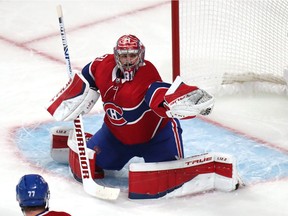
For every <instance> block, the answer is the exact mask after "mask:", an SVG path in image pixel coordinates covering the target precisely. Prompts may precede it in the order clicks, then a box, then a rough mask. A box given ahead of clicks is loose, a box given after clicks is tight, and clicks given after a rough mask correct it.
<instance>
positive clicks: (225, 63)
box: [179, 0, 288, 88]
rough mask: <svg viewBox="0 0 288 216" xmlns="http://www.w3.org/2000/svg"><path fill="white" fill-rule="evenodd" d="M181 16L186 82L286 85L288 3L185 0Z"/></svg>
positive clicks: (180, 7) (276, 0)
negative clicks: (284, 73) (284, 72)
mask: <svg viewBox="0 0 288 216" xmlns="http://www.w3.org/2000/svg"><path fill="white" fill-rule="evenodd" d="M179 13H180V55H181V56H180V62H181V63H180V66H181V76H182V77H183V79H184V80H187V81H188V82H189V83H193V84H196V85H198V86H200V87H203V88H204V87H205V88H209V87H213V88H218V87H219V86H221V85H223V84H231V83H235V82H251V81H252V82H254V81H255V82H258V81H260V82H262V81H263V83H269V82H272V83H273V85H275V84H279V85H285V86H286V82H285V80H284V79H283V69H284V68H285V67H286V66H287V65H288V37H287V33H288V1H284V0H282V1H280V0H180V1H179ZM268 88H269V87H268ZM281 88H282V87H281Z"/></svg>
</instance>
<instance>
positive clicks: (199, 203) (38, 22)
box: [0, 0, 288, 216]
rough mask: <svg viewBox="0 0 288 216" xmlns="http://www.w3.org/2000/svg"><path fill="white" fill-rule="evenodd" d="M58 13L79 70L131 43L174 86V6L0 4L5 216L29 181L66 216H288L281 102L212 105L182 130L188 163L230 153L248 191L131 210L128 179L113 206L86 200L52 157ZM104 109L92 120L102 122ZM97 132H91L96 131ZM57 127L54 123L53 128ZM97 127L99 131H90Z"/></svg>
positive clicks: (89, 124)
mask: <svg viewBox="0 0 288 216" xmlns="http://www.w3.org/2000/svg"><path fill="white" fill-rule="evenodd" d="M59 3H61V4H62V7H63V12H64V22H65V25H66V32H67V39H68V46H69V51H70V56H71V62H72V65H73V68H74V69H75V70H79V69H81V68H82V67H83V66H84V65H85V64H86V63H88V62H89V61H90V60H92V59H93V58H95V57H96V56H98V55H102V54H105V53H110V52H112V48H113V46H114V44H115V41H116V39H117V38H118V37H119V36H120V35H122V34H126V33H132V34H135V35H137V36H138V37H139V38H140V39H141V40H142V42H143V43H144V44H145V46H146V58H147V59H149V60H151V61H152V62H153V63H154V64H155V65H156V67H157V68H158V69H159V71H160V73H161V75H162V77H163V78H164V80H165V81H171V75H170V74H171V55H170V53H171V45H170V44H171V37H170V31H171V30H170V18H169V16H170V5H169V3H168V2H167V1H158V0H157V1H152V0H151V1H148V0H145V1H140V0H136V1H132V0H119V1H112V0H108V1H104V0H103V1H99V0H98V1H85V0H83V1H41V2H37V1H2V2H0V5H1V7H0V18H1V26H0V30H1V31H0V50H1V58H0V59H1V60H0V69H1V72H0V76H1V79H0V86H1V101H2V102H1V106H0V110H1V113H2V117H1V121H0V129H1V130H0V131H1V132H0V134H1V136H0V137H1V139H0V145H1V151H0V160H1V163H2V165H1V166H0V170H1V180H0V182H1V184H0V191H1V194H2V196H1V197H0V203H1V204H0V213H1V215H9V216H10V215H11V216H13V215H21V211H20V208H19V207H18V203H17V202H16V198H15V186H16V184H17V182H18V180H19V178H20V177H21V176H22V175H24V174H27V173H39V174H41V175H43V176H44V178H45V179H46V180H47V181H48V182H49V185H50V190H51V200H50V207H51V209H54V210H65V211H67V212H70V213H71V214H72V215H75V216H77V215H87V216H90V215H91V216H92V215H111V216H112V215H113V216H117V215H121V216H122V215H127V216H128V215H133V216H135V215H139V216H140V215H148V214H152V215H165V216H168V215H175V214H179V215H201V216H217V215H219V216H220V215H221V216H223V215H224V216H226V215H227V216H228V215H229V216H230V215H235V216H236V215H241V216H243V215H259V216H266V215H267V216H268V215H269V216H270V215H277V216H284V215H288V206H287V204H286V202H287V200H288V184H287V180H288V177H287V176H288V167H287V166H288V165H287V164H288V162H287V160H288V156H287V154H288V133H287V128H288V115H287V107H288V101H287V98H285V97H283V96H275V95H233V96H223V97H218V98H216V104H215V108H214V110H213V113H212V115H211V116H209V117H207V118H206V119H194V120H191V121H190V120H189V121H186V122H183V123H182V124H183V128H184V135H183V137H184V142H185V152H186V156H189V155H193V154H198V153H202V152H203V151H206V152H209V151H221V152H225V153H231V154H233V155H235V156H236V157H237V159H238V166H239V172H240V174H241V176H242V177H243V179H244V181H246V182H247V186H246V187H244V188H241V189H240V190H237V191H235V192H232V193H223V192H213V193H206V194H201V195H197V196H185V197H182V198H175V199H171V198H170V199H160V200H129V199H128V198H127V191H126V190H127V186H126V185H127V172H125V169H124V170H123V171H122V172H119V173H116V174H115V173H112V174H111V175H117V177H118V179H119V181H117V182H115V178H114V180H111V179H110V180H111V181H110V182H108V183H110V184H116V185H119V186H120V187H121V188H122V192H121V194H120V197H119V199H118V200H116V201H113V202H109V201H103V200H99V199H95V198H93V197H90V196H88V195H87V194H86V193H85V192H84V191H83V189H82V185H80V184H78V183H77V182H75V181H74V180H72V179H71V178H70V177H69V175H68V170H67V167H65V166H61V165H59V164H55V163H54V162H53V161H52V160H51V158H50V157H49V152H48V151H49V127H51V126H54V125H56V124H57V123H55V122H54V121H53V119H52V117H51V116H49V114H48V113H47V112H46V110H45V108H44V106H45V105H46V103H47V101H49V100H50V98H51V97H52V96H54V94H55V93H56V92H57V91H58V90H59V89H60V88H61V87H62V86H63V85H64V84H65V83H66V82H67V74H66V72H65V69H66V67H65V62H64V59H63V51H62V44H61V39H60V36H59V26H58V20H57V15H56V6H57V5H58V4H59ZM100 105H101V104H100V103H99V104H97V106H96V107H95V108H94V110H93V113H94V114H95V113H98V111H101V110H100ZM95 122H96V123H95ZM58 124H59V123H58ZM94 124H95V125H94ZM100 124H101V113H100V114H96V115H95V116H94V117H92V116H87V118H85V128H86V129H87V130H94V129H96V127H98V126H99V125H100Z"/></svg>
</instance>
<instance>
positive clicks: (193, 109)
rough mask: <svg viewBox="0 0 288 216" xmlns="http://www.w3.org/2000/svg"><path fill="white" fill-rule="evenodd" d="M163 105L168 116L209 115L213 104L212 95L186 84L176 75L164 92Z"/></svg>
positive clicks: (181, 117)
mask: <svg viewBox="0 0 288 216" xmlns="http://www.w3.org/2000/svg"><path fill="white" fill-rule="evenodd" d="M164 106H165V107H166V108H167V111H166V115H167V116H168V117H170V118H178V119H186V118H191V117H193V116H196V115H198V114H200V115H209V114H210V113H211V111H212V109H213V106H214V97H213V96H212V95H210V94H208V93H207V92H206V91H204V90H202V89H199V88H198V87H196V86H188V85H186V84H185V83H184V82H183V81H182V79H181V78H180V77H179V76H178V77H177V78H176V80H175V81H174V82H173V83H172V85H171V86H170V88H169V89H168V91H167V92H166V94H165V97H164Z"/></svg>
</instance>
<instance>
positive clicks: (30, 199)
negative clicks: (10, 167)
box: [16, 174, 70, 216]
mask: <svg viewBox="0 0 288 216" xmlns="http://www.w3.org/2000/svg"><path fill="white" fill-rule="evenodd" d="M49 198H50V191H49V186H48V184H47V182H46V181H45V180H44V178H43V177H42V176H40V175H38V174H28V175H24V176H22V177H21V178H20V180H19V183H18V184H17V186H16V199H17V201H18V202H19V206H20V208H21V210H22V212H23V215H25V216H41V215H46V216H69V215H70V214H68V213H65V212H56V211H49Z"/></svg>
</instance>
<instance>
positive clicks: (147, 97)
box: [145, 82, 171, 104]
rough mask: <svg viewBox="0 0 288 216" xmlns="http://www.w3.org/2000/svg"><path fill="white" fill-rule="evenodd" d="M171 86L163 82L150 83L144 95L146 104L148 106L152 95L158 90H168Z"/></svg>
mask: <svg viewBox="0 0 288 216" xmlns="http://www.w3.org/2000/svg"><path fill="white" fill-rule="evenodd" d="M170 86H171V84H169V83H164V82H154V83H152V84H151V85H150V86H149V88H148V90H147V92H146V95H145V101H146V103H147V104H150V101H151V99H152V98H153V95H154V93H155V92H156V91H157V90H158V89H160V88H167V89H168V88H169V87H170Z"/></svg>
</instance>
